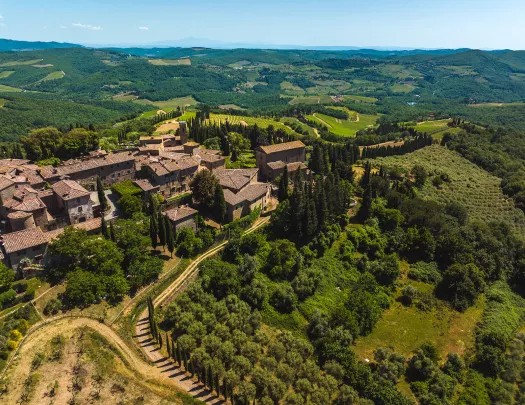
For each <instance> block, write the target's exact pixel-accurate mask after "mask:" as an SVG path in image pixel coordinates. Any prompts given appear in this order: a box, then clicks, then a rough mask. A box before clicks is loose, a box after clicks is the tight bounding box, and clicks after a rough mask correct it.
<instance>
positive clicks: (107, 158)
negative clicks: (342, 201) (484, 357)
mask: <svg viewBox="0 0 525 405" xmlns="http://www.w3.org/2000/svg"><path fill="white" fill-rule="evenodd" d="M255 154H256V161H257V167H256V168H253V169H226V168H225V162H226V160H225V157H224V156H222V154H221V151H219V150H211V149H205V148H203V147H201V145H199V144H198V143H196V142H191V141H189V140H188V131H187V127H186V123H185V122H180V127H179V130H178V131H177V135H173V134H167V135H158V136H144V137H141V138H140V146H139V147H136V148H131V149H126V150H122V151H115V152H113V153H107V152H105V151H103V150H96V151H92V152H90V153H89V155H88V156H85V157H81V158H78V159H72V160H68V161H65V162H63V163H61V164H60V165H58V166H56V167H53V166H46V167H40V166H37V165H35V164H33V163H32V162H30V161H29V160H24V159H4V160H0V173H1V175H0V204H1V206H0V220H1V221H2V222H1V223H2V226H3V231H4V233H3V235H2V239H1V250H0V258H1V260H2V261H3V262H4V263H5V264H6V265H8V266H9V267H12V268H17V267H18V265H19V263H20V262H21V260H22V259H29V262H28V264H31V265H38V264H42V263H43V260H44V256H45V254H46V247H47V245H48V243H49V242H51V241H52V240H53V239H55V238H56V237H57V236H58V235H60V234H61V233H62V232H63V229H64V227H66V226H73V227H74V228H78V229H85V230H86V231H88V233H90V234H95V233H98V232H100V229H101V223H102V216H105V217H106V218H107V219H113V218H115V217H116V216H117V215H118V209H117V208H116V207H114V205H113V204H110V205H111V208H110V210H111V211H112V212H110V213H108V212H104V210H103V208H102V206H101V203H100V201H99V197H98V193H97V181H100V183H101V184H103V185H104V186H105V187H109V186H112V185H114V184H117V183H121V182H125V181H132V182H133V184H134V185H135V186H137V187H138V188H140V190H141V192H142V198H143V200H144V201H148V199H149V198H150V195H151V194H155V193H158V194H160V195H161V196H162V198H163V199H164V200H165V199H172V198H174V197H177V196H179V195H183V194H185V193H188V192H190V183H191V182H192V180H193V179H194V177H195V176H196V174H197V173H199V172H200V171H203V170H207V171H210V172H212V173H213V174H214V175H215V177H216V178H217V179H218V181H219V183H220V185H221V187H222V189H223V191H224V199H225V202H226V207H227V220H228V222H231V221H233V220H236V219H239V218H241V217H243V216H245V215H246V214H248V213H249V212H251V210H253V209H255V208H261V209H262V210H263V211H264V210H265V209H267V208H268V203H269V201H270V198H271V195H272V185H271V184H270V183H269V181H272V180H274V179H276V178H277V177H279V176H281V175H282V174H283V172H284V170H285V167H286V168H287V170H288V172H289V173H294V172H295V171H297V170H300V171H302V172H303V173H305V174H306V172H307V166H306V165H305V164H304V161H305V145H304V144H303V143H302V142H301V141H293V142H286V143H281V144H275V145H269V146H259V147H258V148H257V149H256V150H255ZM164 214H165V215H166V216H167V217H168V218H169V219H170V221H171V223H172V226H173V229H174V231H178V230H180V229H181V228H182V227H191V228H193V229H196V223H195V217H196V215H197V214H198V210H196V209H194V208H192V207H190V206H187V205H186V206H177V205H175V206H174V207H173V206H172V208H170V209H168V210H166V211H165V212H164Z"/></svg>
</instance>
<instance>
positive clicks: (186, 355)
mask: <svg viewBox="0 0 525 405" xmlns="http://www.w3.org/2000/svg"><path fill="white" fill-rule="evenodd" d="M182 356H183V361H184V369H185V370H186V371H188V354H187V353H186V350H183V351H182Z"/></svg>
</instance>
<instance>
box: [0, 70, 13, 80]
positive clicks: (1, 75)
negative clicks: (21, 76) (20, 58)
mask: <svg viewBox="0 0 525 405" xmlns="http://www.w3.org/2000/svg"><path fill="white" fill-rule="evenodd" d="M13 73H15V71H14V70H5V71H3V72H0V79H5V78H6V77H9V76H11V75H12V74H13Z"/></svg>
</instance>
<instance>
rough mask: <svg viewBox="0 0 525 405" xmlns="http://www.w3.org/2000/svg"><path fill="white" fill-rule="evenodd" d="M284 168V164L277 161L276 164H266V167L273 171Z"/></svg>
mask: <svg viewBox="0 0 525 405" xmlns="http://www.w3.org/2000/svg"><path fill="white" fill-rule="evenodd" d="M285 166H286V164H285V163H284V162H283V161H282V160H278V161H277V162H270V163H268V167H269V168H270V169H273V170H276V169H284V167H285Z"/></svg>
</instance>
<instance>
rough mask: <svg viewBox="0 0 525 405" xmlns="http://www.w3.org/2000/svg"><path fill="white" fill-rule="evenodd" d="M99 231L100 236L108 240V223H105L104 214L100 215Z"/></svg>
mask: <svg viewBox="0 0 525 405" xmlns="http://www.w3.org/2000/svg"><path fill="white" fill-rule="evenodd" d="M100 230H101V232H102V236H103V237H104V238H105V239H109V238H110V235H109V229H108V223H107V222H106V218H104V214H102V218H101V221H100Z"/></svg>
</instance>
